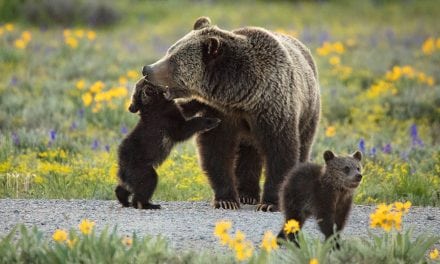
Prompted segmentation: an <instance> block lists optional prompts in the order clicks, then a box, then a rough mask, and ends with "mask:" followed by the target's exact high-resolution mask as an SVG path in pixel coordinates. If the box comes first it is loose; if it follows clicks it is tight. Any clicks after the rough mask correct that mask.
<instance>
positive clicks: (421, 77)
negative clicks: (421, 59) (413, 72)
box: [417, 72, 426, 83]
mask: <svg viewBox="0 0 440 264" xmlns="http://www.w3.org/2000/svg"><path fill="white" fill-rule="evenodd" d="M417 79H418V80H419V82H421V83H424V82H426V74H424V73H423V72H419V73H418V74H417Z"/></svg>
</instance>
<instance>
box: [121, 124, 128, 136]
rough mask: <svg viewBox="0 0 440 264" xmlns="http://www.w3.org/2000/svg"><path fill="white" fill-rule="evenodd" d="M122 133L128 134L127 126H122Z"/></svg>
mask: <svg viewBox="0 0 440 264" xmlns="http://www.w3.org/2000/svg"><path fill="white" fill-rule="evenodd" d="M121 133H122V134H123V135H125V134H127V133H128V129H127V127H126V126H122V127H121Z"/></svg>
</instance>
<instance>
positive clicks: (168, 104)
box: [115, 79, 220, 209]
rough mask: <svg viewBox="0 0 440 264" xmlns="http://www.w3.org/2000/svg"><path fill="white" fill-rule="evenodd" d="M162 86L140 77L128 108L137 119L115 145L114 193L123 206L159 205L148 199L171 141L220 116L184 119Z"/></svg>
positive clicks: (204, 127)
mask: <svg viewBox="0 0 440 264" xmlns="http://www.w3.org/2000/svg"><path fill="white" fill-rule="evenodd" d="M166 95H167V93H166V89H165V88H163V87H161V86H157V85H152V84H151V83H149V82H148V81H146V80H145V79H141V80H140V81H139V82H138V83H137V84H136V87H135V91H134V93H133V97H132V101H131V104H130V107H129V111H130V112H132V113H136V112H138V111H139V115H140V120H139V122H138V124H137V125H136V127H135V128H134V129H133V130H132V131H131V132H130V133H129V134H128V135H127V137H126V138H125V139H124V140H123V141H122V143H121V145H120V146H119V149H118V158H119V171H118V177H119V184H118V186H117V187H116V189H115V194H116V197H117V198H118V200H119V202H120V203H121V204H122V205H123V206H124V207H128V206H130V201H129V197H130V196H131V194H133V198H132V201H131V205H132V206H133V207H135V208H138V209H160V205H157V204H152V203H150V199H151V197H152V195H153V192H154V190H155V188H156V185H157V181H158V179H157V178H158V176H157V173H156V170H155V168H156V167H157V166H159V165H160V164H161V163H162V162H163V161H164V160H165V159H166V158H167V156H168V155H169V154H170V151H171V149H172V147H173V146H174V144H175V143H177V142H181V141H184V140H187V139H189V138H190V137H191V136H193V135H194V134H195V133H197V132H203V131H208V130H210V129H212V128H214V127H216V126H217V125H218V124H219V122H220V119H217V118H207V117H200V116H198V117H193V118H190V119H185V118H184V117H183V115H182V113H181V110H180V109H179V107H178V105H177V104H176V103H175V102H174V101H173V100H172V99H171V98H169V96H166Z"/></svg>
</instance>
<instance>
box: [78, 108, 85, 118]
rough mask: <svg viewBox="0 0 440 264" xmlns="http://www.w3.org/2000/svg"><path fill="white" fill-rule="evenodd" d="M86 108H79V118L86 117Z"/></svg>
mask: <svg viewBox="0 0 440 264" xmlns="http://www.w3.org/2000/svg"><path fill="white" fill-rule="evenodd" d="M84 111H85V110H84V108H81V109H79V110H78V116H79V118H83V117H84Z"/></svg>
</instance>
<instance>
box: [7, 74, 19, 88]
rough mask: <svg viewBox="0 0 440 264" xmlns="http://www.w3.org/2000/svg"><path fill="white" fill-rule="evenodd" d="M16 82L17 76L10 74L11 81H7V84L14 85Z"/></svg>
mask: <svg viewBox="0 0 440 264" xmlns="http://www.w3.org/2000/svg"><path fill="white" fill-rule="evenodd" d="M17 83H18V78H17V76H15V75H14V76H12V78H11V81H10V82H9V85H11V86H15V85H17Z"/></svg>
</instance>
